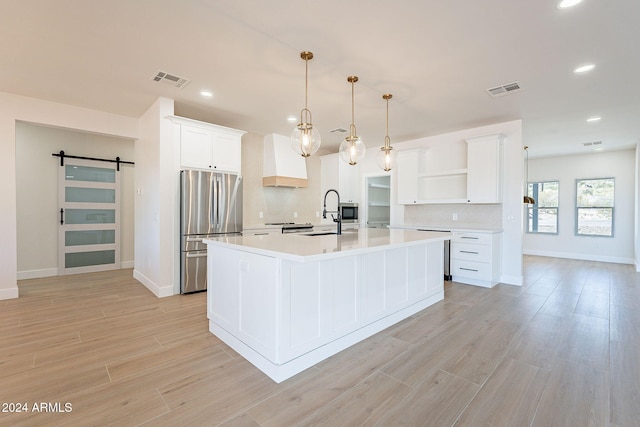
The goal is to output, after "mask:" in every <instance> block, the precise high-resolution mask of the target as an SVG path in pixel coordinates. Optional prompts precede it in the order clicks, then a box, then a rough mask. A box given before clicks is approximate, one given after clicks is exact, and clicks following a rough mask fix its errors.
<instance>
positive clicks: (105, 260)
mask: <svg viewBox="0 0 640 427" xmlns="http://www.w3.org/2000/svg"><path fill="white" fill-rule="evenodd" d="M115 257H116V251H95V252H75V253H68V254H65V267H66V268H77V267H89V266H94V265H105V264H113V263H114V262H115Z"/></svg>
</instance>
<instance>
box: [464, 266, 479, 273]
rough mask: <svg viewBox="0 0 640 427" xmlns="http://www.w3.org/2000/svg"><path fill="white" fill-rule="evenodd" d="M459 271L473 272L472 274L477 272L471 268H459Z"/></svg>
mask: <svg viewBox="0 0 640 427" xmlns="http://www.w3.org/2000/svg"><path fill="white" fill-rule="evenodd" d="M460 270H464V271H474V272H476V273H477V272H478V270H474V269H473V268H464V267H460Z"/></svg>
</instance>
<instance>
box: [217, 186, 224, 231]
mask: <svg viewBox="0 0 640 427" xmlns="http://www.w3.org/2000/svg"><path fill="white" fill-rule="evenodd" d="M216 186H217V189H216V192H217V196H216V229H218V230H220V229H221V228H222V212H224V209H223V208H222V206H220V204H221V201H222V183H221V180H220V177H219V176H218V177H216Z"/></svg>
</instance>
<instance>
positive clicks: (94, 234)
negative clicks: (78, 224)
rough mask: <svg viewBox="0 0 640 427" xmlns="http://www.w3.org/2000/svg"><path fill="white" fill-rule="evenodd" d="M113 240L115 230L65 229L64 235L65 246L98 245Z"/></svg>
mask: <svg viewBox="0 0 640 427" xmlns="http://www.w3.org/2000/svg"><path fill="white" fill-rule="evenodd" d="M115 242H116V232H115V230H85V231H67V232H66V233H65V236H64V243H65V245H66V246H84V245H100V244H105V243H115Z"/></svg>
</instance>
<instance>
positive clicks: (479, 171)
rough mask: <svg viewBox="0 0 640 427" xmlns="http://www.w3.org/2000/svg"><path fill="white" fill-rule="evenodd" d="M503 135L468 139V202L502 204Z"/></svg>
mask: <svg viewBox="0 0 640 427" xmlns="http://www.w3.org/2000/svg"><path fill="white" fill-rule="evenodd" d="M503 139H504V135H503V134H501V133H498V134H492V135H485V136H480V137H477V138H468V139H466V141H467V144H468V147H467V202H468V203H501V202H502V181H501V176H502V141H503Z"/></svg>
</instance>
